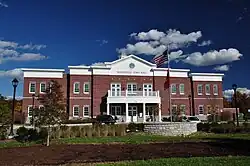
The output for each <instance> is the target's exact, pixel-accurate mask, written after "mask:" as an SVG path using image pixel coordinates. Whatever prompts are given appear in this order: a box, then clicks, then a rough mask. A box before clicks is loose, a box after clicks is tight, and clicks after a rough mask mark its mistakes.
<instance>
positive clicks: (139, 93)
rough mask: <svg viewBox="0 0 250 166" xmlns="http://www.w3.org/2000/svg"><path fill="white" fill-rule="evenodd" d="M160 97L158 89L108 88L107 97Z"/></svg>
mask: <svg viewBox="0 0 250 166" xmlns="http://www.w3.org/2000/svg"><path fill="white" fill-rule="evenodd" d="M133 96H136V97H160V95H159V91H128V90H125V91H119V90H118V91H111V90H108V97H133Z"/></svg>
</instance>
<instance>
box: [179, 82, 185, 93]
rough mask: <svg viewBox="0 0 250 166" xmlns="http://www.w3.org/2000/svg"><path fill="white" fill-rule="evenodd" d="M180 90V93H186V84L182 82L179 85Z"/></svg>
mask: <svg viewBox="0 0 250 166" xmlns="http://www.w3.org/2000/svg"><path fill="white" fill-rule="evenodd" d="M179 91H180V94H181V95H184V91H185V89H184V84H180V85H179Z"/></svg>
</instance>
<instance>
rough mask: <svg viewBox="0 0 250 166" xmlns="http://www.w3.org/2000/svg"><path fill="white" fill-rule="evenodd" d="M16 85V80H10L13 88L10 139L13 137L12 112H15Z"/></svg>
mask: <svg viewBox="0 0 250 166" xmlns="http://www.w3.org/2000/svg"><path fill="white" fill-rule="evenodd" d="M17 85H18V80H17V79H16V78H14V79H13V80H12V86H13V88H14V92H13V99H12V114H11V126H10V135H9V136H10V137H13V136H14V132H13V125H14V112H15V98H16V87H17Z"/></svg>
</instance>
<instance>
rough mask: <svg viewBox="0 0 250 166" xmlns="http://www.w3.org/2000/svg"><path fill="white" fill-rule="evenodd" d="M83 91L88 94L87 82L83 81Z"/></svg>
mask: <svg viewBox="0 0 250 166" xmlns="http://www.w3.org/2000/svg"><path fill="white" fill-rule="evenodd" d="M83 93H84V94H89V82H84V84H83Z"/></svg>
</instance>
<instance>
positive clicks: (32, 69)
mask: <svg viewBox="0 0 250 166" xmlns="http://www.w3.org/2000/svg"><path fill="white" fill-rule="evenodd" d="M21 70H22V71H24V72H25V71H28V72H32V71H34V72H37V71H40V72H64V71H65V70H64V69H39V68H21Z"/></svg>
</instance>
